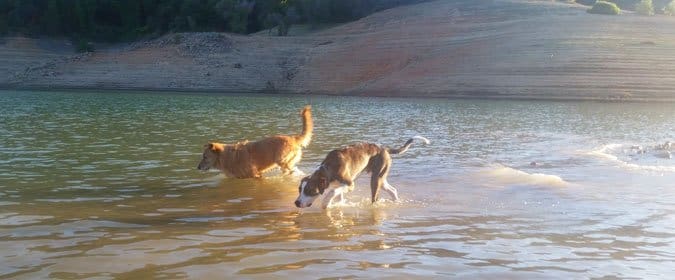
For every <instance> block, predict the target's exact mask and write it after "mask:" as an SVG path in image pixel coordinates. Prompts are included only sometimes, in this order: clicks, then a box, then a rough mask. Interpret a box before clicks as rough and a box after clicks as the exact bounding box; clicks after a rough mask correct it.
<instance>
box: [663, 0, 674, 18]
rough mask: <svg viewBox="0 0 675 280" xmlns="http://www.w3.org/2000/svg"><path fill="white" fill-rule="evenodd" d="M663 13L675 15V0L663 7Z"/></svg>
mask: <svg viewBox="0 0 675 280" xmlns="http://www.w3.org/2000/svg"><path fill="white" fill-rule="evenodd" d="M663 13H664V14H666V15H669V16H675V0H673V1H672V2H670V3H668V5H666V7H665V8H663Z"/></svg>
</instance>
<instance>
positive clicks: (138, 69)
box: [0, 0, 675, 101]
mask: <svg viewBox="0 0 675 280" xmlns="http://www.w3.org/2000/svg"><path fill="white" fill-rule="evenodd" d="M585 10H586V7H585V6H581V5H577V4H566V3H559V2H551V1H525V0H512V1H509V0H501V1H489V0H475V1H436V2H429V3H424V4H418V5H412V6H404V7H399V8H394V9H390V10H386V11H383V12H380V13H377V14H374V15H371V16H369V17H366V18H363V19H361V20H359V21H356V22H352V23H349V24H345V25H341V26H337V27H334V28H330V29H327V30H324V31H320V32H314V33H310V34H306V35H302V36H293V37H270V36H267V35H265V34H264V33H261V34H256V35H252V36H238V35H232V34H218V33H191V34H170V35H167V36H164V37H162V38H159V39H157V40H153V41H148V42H138V43H133V44H127V45H122V46H119V45H118V46H114V47H108V48H103V49H99V50H98V51H97V52H95V53H93V54H85V55H76V54H73V53H72V52H70V51H69V50H70V48H68V46H67V43H66V42H58V41H50V42H49V43H45V41H44V40H31V39H25V38H5V39H2V41H0V64H1V65H2V66H1V67H0V74H1V75H0V87H4V88H85V89H86V88H100V89H152V90H178V91H186V90H188V91H191V90H195V91H200V90H206V91H219V92H242V91H243V92H269V93H301V94H307V93H314V94H334V95H369V96H409V97H411V96H412V97H415V96H429V97H471V98H523V99H528V98H532V99H593V100H608V99H609V100H668V101H675V93H674V92H673V88H675V29H673V28H672V26H675V17H666V16H656V17H642V16H638V15H634V14H630V13H629V14H624V15H622V16H615V17H612V16H600V15H591V14H588V13H586V11H585Z"/></svg>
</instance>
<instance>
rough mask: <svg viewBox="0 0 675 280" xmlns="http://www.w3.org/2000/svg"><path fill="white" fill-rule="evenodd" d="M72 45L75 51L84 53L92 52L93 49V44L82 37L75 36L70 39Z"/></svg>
mask: <svg viewBox="0 0 675 280" xmlns="http://www.w3.org/2000/svg"><path fill="white" fill-rule="evenodd" d="M72 41H73V45H75V51H76V52H78V53H85V52H93V51H94V45H93V44H92V43H91V42H89V41H87V40H84V39H82V38H75V39H73V40H72Z"/></svg>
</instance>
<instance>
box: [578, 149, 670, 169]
mask: <svg viewBox="0 0 675 280" xmlns="http://www.w3.org/2000/svg"><path fill="white" fill-rule="evenodd" d="M631 147H632V146H630V145H624V144H608V145H604V146H602V147H600V148H599V149H597V150H594V151H591V152H589V153H588V154H589V155H592V156H595V157H598V158H601V159H604V160H607V161H610V162H613V163H615V164H616V165H618V166H619V167H620V168H623V169H626V170H635V171H652V172H675V165H648V164H645V165H642V164H637V163H632V162H628V161H625V160H623V159H621V158H619V156H617V155H616V154H617V153H623V154H625V152H624V150H625V149H628V150H630V148H631ZM654 156H655V157H658V156H659V155H658V154H655V155H654ZM666 160H669V159H666Z"/></svg>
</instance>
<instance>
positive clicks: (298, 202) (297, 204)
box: [295, 200, 300, 208]
mask: <svg viewBox="0 0 675 280" xmlns="http://www.w3.org/2000/svg"><path fill="white" fill-rule="evenodd" d="M295 207H298V208H300V200H296V201H295Z"/></svg>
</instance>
